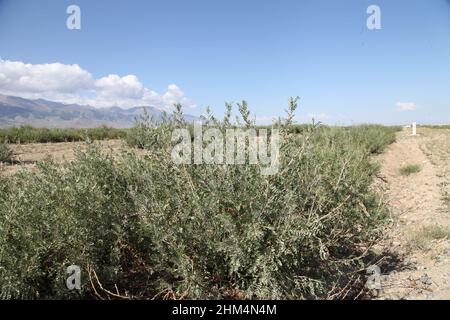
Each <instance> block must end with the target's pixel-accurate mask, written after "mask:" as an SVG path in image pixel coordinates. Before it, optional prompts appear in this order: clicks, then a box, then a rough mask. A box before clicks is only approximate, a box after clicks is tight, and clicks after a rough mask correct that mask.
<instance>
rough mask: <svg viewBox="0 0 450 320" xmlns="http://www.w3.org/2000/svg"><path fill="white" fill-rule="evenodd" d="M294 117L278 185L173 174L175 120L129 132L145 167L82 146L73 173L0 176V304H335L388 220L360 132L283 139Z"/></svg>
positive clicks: (238, 172) (271, 180)
mask: <svg viewBox="0 0 450 320" xmlns="http://www.w3.org/2000/svg"><path fill="white" fill-rule="evenodd" d="M295 107H296V100H291V101H290V109H291V111H290V112H293V110H295ZM245 111H246V110H245V107H244V108H243V109H242V110H241V112H244V116H245V115H246V113H245ZM291 118H292V117H288V120H287V121H285V122H280V123H278V124H277V126H279V128H280V129H281V145H280V168H279V172H278V174H275V175H266V176H265V175H261V171H260V168H259V166H258V165H206V164H205V165H202V164H200V165H175V164H174V163H173V161H172V159H171V154H170V152H171V149H172V143H171V137H170V132H171V130H172V129H173V128H174V127H179V126H183V125H184V124H183V122H182V121H181V120H180V117H176V116H174V117H172V118H171V120H170V122H165V123H163V124H161V125H158V126H153V125H151V124H150V123H143V124H142V123H141V124H139V127H137V128H135V130H136V131H137V133H138V134H139V139H138V140H139V141H140V142H142V144H141V147H145V148H147V149H149V150H148V152H147V153H146V155H145V156H142V155H138V154H137V153H136V152H135V151H134V150H133V149H130V148H124V150H123V152H122V154H121V155H120V156H119V157H117V156H115V157H113V156H112V155H110V154H107V153H106V154H105V153H104V152H102V151H101V150H99V147H98V146H96V145H95V144H90V145H89V147H88V148H87V150H86V151H83V152H81V151H78V152H77V157H76V159H75V160H74V161H72V162H66V163H62V164H57V163H52V162H45V163H41V164H40V165H39V170H38V171H37V172H35V173H31V172H28V171H23V172H20V173H18V174H16V175H14V176H11V177H1V176H0V295H1V297H2V298H4V299H9V298H31V299H37V298H39V299H54V298H104V299H105V298H113V299H114V298H145V299H147V298H157V299H174V298H177V299H211V298H219V299H222V298H231V299H267V298H270V299H304V298H325V297H330V296H332V297H335V298H340V297H341V296H339V295H333V294H334V293H336V292H338V289H339V288H342V286H344V285H345V284H346V283H347V282H343V280H345V279H347V278H348V276H349V275H354V274H356V272H357V270H361V269H362V268H364V266H365V265H364V260H363V259H362V257H364V252H367V251H368V250H369V249H370V247H371V245H372V244H374V243H375V242H376V241H377V240H378V239H379V238H380V235H381V232H382V230H383V228H384V226H385V223H386V221H387V217H388V214H387V210H386V207H385V206H384V204H383V201H382V199H381V198H380V196H379V194H378V193H377V192H376V191H375V190H374V189H373V188H372V187H371V186H372V182H373V177H374V175H375V174H376V173H377V171H378V167H377V165H376V164H375V163H373V162H372V160H371V156H370V151H371V150H370V148H368V147H367V145H370V144H371V142H367V144H365V143H364V144H363V143H361V141H360V140H361V137H359V138H358V139H356V138H355V136H357V135H358V130H361V129H357V128H355V129H351V130H346V129H343V128H326V127H321V126H309V127H308V128H306V129H304V130H302V133H301V134H298V133H290V132H289V127H290V125H291V124H290V120H289V119H291ZM228 119H229V118H227V117H225V120H224V121H223V122H218V121H216V122H214V123H213V124H211V125H214V126H217V127H218V128H220V129H221V130H223V129H225V128H226V127H228V126H229V125H230V124H229V122H228V121H229V120H228ZM244 122H245V124H244V125H247V126H252V124H251V122H247V121H244ZM364 130H365V129H364ZM376 130H385V129H384V128H382V127H378V128H376ZM372 137H373V135H369V136H368V139H371V138H372ZM356 141H358V142H356ZM69 265H78V266H80V267H81V269H82V274H81V276H82V277H81V280H82V289H81V290H80V291H76V290H75V291H69V290H67V288H66V282H65V281H66V278H67V276H68V275H67V274H66V268H67V267H68V266H69ZM333 288H334V290H333ZM336 288H337V289H336Z"/></svg>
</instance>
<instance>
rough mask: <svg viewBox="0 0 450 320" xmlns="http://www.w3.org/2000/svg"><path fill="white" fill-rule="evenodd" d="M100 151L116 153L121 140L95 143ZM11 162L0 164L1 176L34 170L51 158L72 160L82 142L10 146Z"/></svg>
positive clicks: (82, 145)
mask: <svg viewBox="0 0 450 320" xmlns="http://www.w3.org/2000/svg"><path fill="white" fill-rule="evenodd" d="M95 143H99V144H100V145H101V147H102V149H105V150H106V149H112V150H113V151H118V150H119V149H120V148H121V146H122V145H123V142H122V140H105V141H96V142H95ZM11 148H12V150H13V154H14V156H13V160H14V162H15V164H13V165H5V164H0V170H1V172H2V174H13V173H15V172H17V171H18V170H20V169H21V168H26V169H31V170H33V168H35V166H36V162H38V161H42V160H45V159H46V158H48V157H51V158H52V159H54V160H55V161H64V160H73V159H74V157H75V152H74V150H75V149H76V148H81V149H84V148H85V143H84V142H61V143H30V144H19V145H17V144H12V145H11Z"/></svg>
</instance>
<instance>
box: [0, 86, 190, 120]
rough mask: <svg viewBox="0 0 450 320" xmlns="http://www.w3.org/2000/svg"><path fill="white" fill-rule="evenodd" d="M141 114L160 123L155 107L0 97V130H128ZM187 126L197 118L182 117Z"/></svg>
mask: <svg viewBox="0 0 450 320" xmlns="http://www.w3.org/2000/svg"><path fill="white" fill-rule="evenodd" d="M144 110H146V111H147V113H148V114H149V115H150V117H152V118H153V119H154V120H155V121H160V120H161V119H162V115H163V112H162V111H161V110H159V109H157V108H155V107H151V106H142V107H134V108H131V109H122V108H119V107H110V108H94V107H91V106H83V105H78V104H63V103H58V102H53V101H47V100H43V99H38V100H29V99H24V98H19V97H12V96H5V95H1V94H0V127H11V126H20V125H31V126H33V127H46V128H93V127H99V126H101V125H107V126H110V127H115V128H128V127H131V126H132V125H133V124H134V123H135V119H136V118H139V116H141V115H143V114H144ZM185 119H186V121H188V122H194V121H196V120H198V118H197V117H194V116H190V115H185Z"/></svg>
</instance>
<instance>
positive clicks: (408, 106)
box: [397, 102, 417, 111]
mask: <svg viewBox="0 0 450 320" xmlns="http://www.w3.org/2000/svg"><path fill="white" fill-rule="evenodd" d="M397 107H398V108H399V109H400V110H402V111H411V110H416V109H417V106H416V104H415V103H414V102H397Z"/></svg>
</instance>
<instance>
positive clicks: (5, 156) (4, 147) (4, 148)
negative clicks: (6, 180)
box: [0, 142, 13, 163]
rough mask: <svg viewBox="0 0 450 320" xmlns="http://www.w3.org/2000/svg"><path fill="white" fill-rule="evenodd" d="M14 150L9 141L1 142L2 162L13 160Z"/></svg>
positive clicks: (0, 160)
mask: <svg viewBox="0 0 450 320" xmlns="http://www.w3.org/2000/svg"><path fill="white" fill-rule="evenodd" d="M12 155H13V152H12V150H11V148H10V147H9V145H8V144H7V143H3V142H0V163H1V162H11V158H12Z"/></svg>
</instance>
